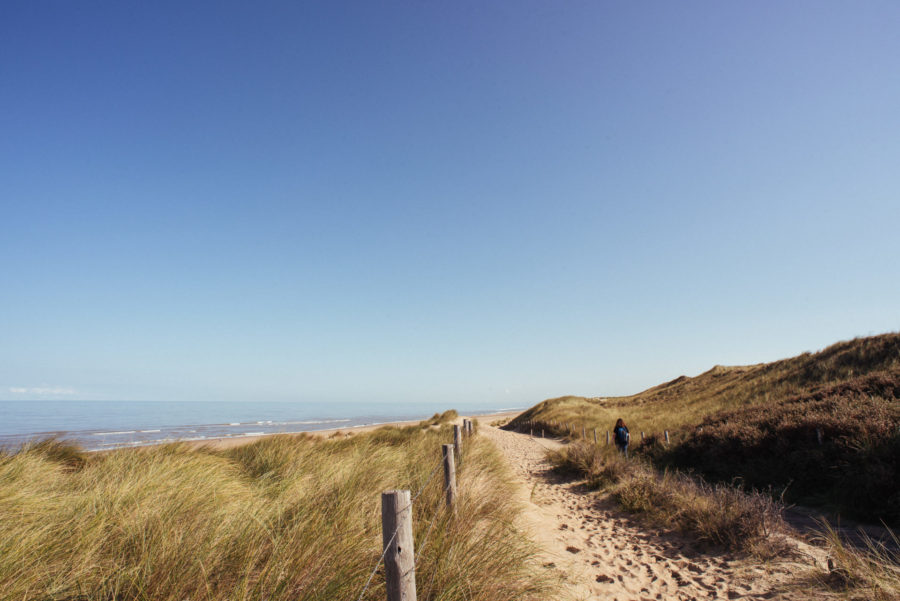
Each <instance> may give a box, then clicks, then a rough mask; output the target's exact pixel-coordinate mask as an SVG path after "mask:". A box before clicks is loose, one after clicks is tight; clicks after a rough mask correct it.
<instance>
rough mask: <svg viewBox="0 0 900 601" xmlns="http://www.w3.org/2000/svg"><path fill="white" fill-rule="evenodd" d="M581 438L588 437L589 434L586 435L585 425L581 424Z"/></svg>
mask: <svg viewBox="0 0 900 601" xmlns="http://www.w3.org/2000/svg"><path fill="white" fill-rule="evenodd" d="M581 438H582V439H584V438H587V436H585V435H584V426H581Z"/></svg>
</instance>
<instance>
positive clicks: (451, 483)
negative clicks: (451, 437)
mask: <svg viewBox="0 0 900 601" xmlns="http://www.w3.org/2000/svg"><path fill="white" fill-rule="evenodd" d="M441 449H443V452H444V490H446V491H447V506H448V507H451V508H453V510H454V511H455V510H456V461H455V460H454V459H453V453H454V448H453V445H452V444H445V445H441Z"/></svg>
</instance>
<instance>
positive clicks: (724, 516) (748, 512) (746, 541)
mask: <svg viewBox="0 0 900 601" xmlns="http://www.w3.org/2000/svg"><path fill="white" fill-rule="evenodd" d="M549 458H550V461H551V462H552V463H553V464H554V465H555V466H556V468H557V469H558V470H560V471H563V472H567V473H570V474H573V475H577V476H579V477H583V478H585V480H586V483H587V484H588V485H589V486H591V487H594V488H602V489H606V490H608V491H609V493H610V495H611V497H612V498H613V499H615V500H616V501H617V502H618V503H619V505H621V506H622V508H624V509H625V510H626V511H629V512H632V513H636V514H641V515H643V516H645V517H646V518H648V519H650V520H651V521H652V522H654V523H656V524H658V525H660V526H663V527H666V528H671V529H673V530H677V531H680V532H685V533H689V534H691V535H693V536H696V537H697V538H699V539H700V540H705V541H708V542H710V543H712V544H716V545H722V546H723V547H725V548H727V549H730V550H733V551H742V552H748V553H751V554H753V555H755V556H757V557H760V558H763V559H769V558H772V557H776V556H779V555H784V554H786V553H788V552H789V551H790V545H789V544H788V542H787V540H786V539H785V537H784V534H785V533H786V532H787V527H786V526H785V524H784V521H783V520H782V518H781V510H782V508H781V506H780V505H779V504H778V503H777V502H776V501H775V500H773V499H772V497H770V496H769V495H765V494H760V493H756V492H744V491H741V490H739V489H736V488H734V487H730V486H726V485H711V484H708V483H706V482H704V481H702V480H700V479H698V478H693V477H690V476H688V475H686V474H683V473H680V472H665V473H662V474H660V473H658V472H657V471H656V470H654V469H653V468H652V467H650V466H649V465H647V464H646V463H644V462H642V461H640V460H636V459H625V458H624V457H623V456H622V455H620V454H619V453H617V452H615V451H611V450H609V449H607V448H605V447H599V446H597V445H594V444H591V443H587V442H575V443H572V444H570V445H568V446H566V447H564V448H563V449H561V450H559V451H553V452H551V453H550V454H549Z"/></svg>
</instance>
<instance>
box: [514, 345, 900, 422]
mask: <svg viewBox="0 0 900 601" xmlns="http://www.w3.org/2000/svg"><path fill="white" fill-rule="evenodd" d="M876 372H892V373H898V372H900V334H885V335H882V336H873V337H869V338H859V339H856V340H850V341H846V342H839V343H837V344H834V345H832V346H830V347H828V348H826V349H824V350H822V351H820V352H818V353H804V354H802V355H799V356H797V357H792V358H790V359H783V360H781V361H775V362H772V363H760V364H757V365H749V366H739V367H723V366H720V365H718V366H716V367H713V368H712V369H710V370H709V371H707V372H705V373H703V374H700V375H699V376H696V377H693V378H689V377H687V376H681V377H679V378H676V379H674V380H672V381H670V382H666V383H664V384H660V385H658V386H654V387H653V388H650V389H648V390H645V391H643V392H640V393H638V394H634V395H631V396H624V397H609V398H584V397H576V396H565V397H559V398H555V399H548V400H546V401H543V402H541V403H538V404H537V405H535V406H534V407H532V408H531V409H529V410H528V411H526V412H524V413H523V414H521V415H520V416H519V417H518V418H517V419H516V420H514V421H513V424H516V423H520V422H522V421H525V420H536V421H542V422H547V423H549V422H550V421H558V422H571V423H577V424H579V425H582V424H584V425H585V426H586V427H587V428H588V429H591V428H597V429H598V430H601V431H605V430H611V429H612V426H613V424H614V423H615V420H616V418H618V417H622V418H624V419H625V421H626V423H628V425H629V427H630V429H631V430H632V434H634V433H635V432H638V431H641V430H643V431H645V432H647V433H648V434H649V433H652V432H655V433H659V432H662V431H663V430H675V429H677V428H679V427H681V426H697V425H699V424H700V423H701V422H702V421H703V420H704V419H705V418H707V417H708V416H710V415H713V414H716V413H719V412H722V411H729V410H735V409H740V408H745V407H749V406H758V405H773V404H778V403H780V402H783V401H785V400H787V399H791V398H793V397H796V396H798V395H801V394H804V393H806V392H810V391H812V390H815V389H817V388H819V387H821V386H829V385H834V384H838V383H840V382H846V381H848V380H852V379H854V378H857V377H860V376H865V375H867V374H871V373H876Z"/></svg>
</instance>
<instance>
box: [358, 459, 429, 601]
mask: <svg viewBox="0 0 900 601" xmlns="http://www.w3.org/2000/svg"><path fill="white" fill-rule="evenodd" d="M442 463H443V460H442V461H439V462H438V464H437V466H435V468H434V469H433V470H431V474H430V475H429V476H428V480H426V481H425V484H423V485H422V487H421V488H420V489H419V492H417V493H416V495H415V496H414V497H413V498H412V499H410V501H409V505H407V506H406V507H404V508H403V509H401V510H400V511H406V510H407V509H411V508H412V504H413V501H415V500H416V499H418V498H419V495H421V494H422V493H423V492H424V491H425V487H426V486H428V484H429V483H430V482H431V480H432V478H434V475H435V474H436V473H437V472H438V469H439V468H440V467H441V465H442ZM437 513H438V512H435V516H437ZM431 523H432V524H434V518H432V520H431ZM430 529H431V527H430V526H429V530H430ZM399 531H400V525H399V524H398V525H397V527H396V528H394V533H393V534H392V535H391V538H390V540H389V541H388V542H387V544H386V545H385V546H384V551H382V552H381V557H379V558H378V562H377V563H376V564H375V567H374V568H372V573H371V574H369V579H368V580H366V585H365V586H364V587H363V590H362V592H361V593H360V594H359V597H357V598H356V601H361V600H362V598H363V595H365V594H366V591H367V590H369V585H371V584H372V578H374V577H375V573H376V572H377V571H378V566H380V565H381V562H382V561H384V556H385V555H387V552H388V549H389V548H390V547H391V543H392V542H394V539H395V538H396V537H397V533H398V532H399ZM427 537H428V535H427V534H426V540H427ZM416 559H418V555H416ZM413 566H415V562H413Z"/></svg>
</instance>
